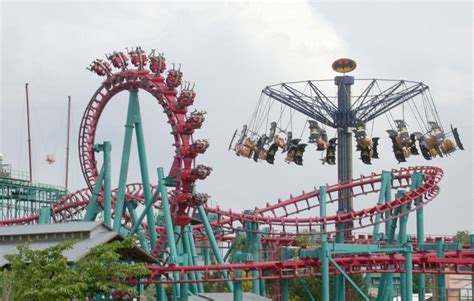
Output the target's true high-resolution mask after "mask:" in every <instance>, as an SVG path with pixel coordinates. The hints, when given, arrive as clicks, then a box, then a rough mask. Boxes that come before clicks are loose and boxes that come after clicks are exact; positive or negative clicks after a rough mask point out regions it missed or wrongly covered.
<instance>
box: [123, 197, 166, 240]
mask: <svg viewBox="0 0 474 301" xmlns="http://www.w3.org/2000/svg"><path fill="white" fill-rule="evenodd" d="M159 193H160V190H159V189H157V190H156V191H155V193H154V194H153V196H152V200H153V201H154V200H156V198H157V197H158V194H159ZM152 205H153V202H149V203H148V204H146V206H145V209H143V212H142V213H141V214H140V217H139V218H138V219H137V222H136V223H133V227H132V230H130V233H131V234H132V235H133V234H135V233H136V232H137V230H138V229H139V228H140V225H141V223H142V221H143V219H144V218H145V215H146V214H147V212H148V210H150V208H151V206H152Z"/></svg>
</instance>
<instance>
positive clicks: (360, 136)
mask: <svg viewBox="0 0 474 301" xmlns="http://www.w3.org/2000/svg"><path fill="white" fill-rule="evenodd" d="M354 136H355V139H356V142H357V145H356V149H357V150H358V151H360V158H361V160H362V162H364V164H372V162H371V160H372V159H378V158H379V154H378V152H377V146H378V144H379V143H378V141H379V138H378V137H374V138H370V137H369V135H368V134H367V130H366V127H365V123H363V122H360V121H359V122H357V123H356V126H355V129H354Z"/></svg>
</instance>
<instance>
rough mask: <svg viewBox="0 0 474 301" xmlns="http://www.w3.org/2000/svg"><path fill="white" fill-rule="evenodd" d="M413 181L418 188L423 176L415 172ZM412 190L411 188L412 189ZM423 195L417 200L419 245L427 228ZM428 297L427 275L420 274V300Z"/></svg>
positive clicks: (417, 237) (417, 235)
mask: <svg viewBox="0 0 474 301" xmlns="http://www.w3.org/2000/svg"><path fill="white" fill-rule="evenodd" d="M411 181H412V185H413V188H415V189H416V188H418V187H420V186H421V184H422V181H423V176H422V175H421V174H420V173H414V174H413V175H412V176H411ZM410 190H411V189H410ZM421 201H422V200H421V197H419V198H417V199H416V200H415V206H416V207H418V209H416V241H417V243H418V244H419V245H421V244H422V243H424V237H425V230H424V221H423V206H421V205H422V204H421ZM425 299H426V276H425V274H418V300H425Z"/></svg>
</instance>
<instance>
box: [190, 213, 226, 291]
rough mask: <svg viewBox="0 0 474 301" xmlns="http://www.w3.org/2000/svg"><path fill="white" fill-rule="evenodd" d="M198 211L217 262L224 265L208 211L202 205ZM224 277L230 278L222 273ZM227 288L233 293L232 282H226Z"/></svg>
mask: <svg viewBox="0 0 474 301" xmlns="http://www.w3.org/2000/svg"><path fill="white" fill-rule="evenodd" d="M197 209H198V212H199V217H200V218H201V220H202V224H203V226H204V230H205V231H206V235H207V237H208V239H209V243H210V245H211V248H212V251H213V253H214V256H215V258H216V260H217V263H219V264H224V259H223V258H222V254H221V252H220V250H219V245H218V244H217V241H216V238H215V237H214V232H212V227H211V224H210V223H209V219H208V218H207V215H206V211H205V210H204V207H203V206H202V205H199V206H198V207H197ZM222 276H223V278H227V277H228V275H227V272H222ZM226 286H227V289H228V290H229V292H232V291H233V285H232V282H230V281H226Z"/></svg>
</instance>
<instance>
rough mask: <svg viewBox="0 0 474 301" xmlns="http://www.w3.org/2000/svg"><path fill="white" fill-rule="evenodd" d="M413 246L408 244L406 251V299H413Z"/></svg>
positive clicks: (407, 300)
mask: <svg viewBox="0 0 474 301" xmlns="http://www.w3.org/2000/svg"><path fill="white" fill-rule="evenodd" d="M412 252H413V248H412V246H411V245H407V246H406V251H405V252H404V253H405V283H406V284H405V291H406V293H405V298H406V299H405V300H406V301H412V299H413V258H412Z"/></svg>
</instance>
